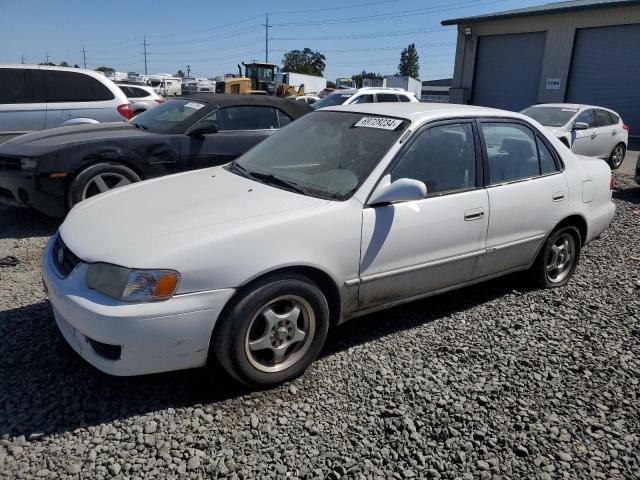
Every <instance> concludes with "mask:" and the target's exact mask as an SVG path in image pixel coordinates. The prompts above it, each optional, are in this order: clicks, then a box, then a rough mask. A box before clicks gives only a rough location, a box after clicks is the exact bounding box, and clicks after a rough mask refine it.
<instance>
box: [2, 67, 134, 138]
mask: <svg viewBox="0 0 640 480" xmlns="http://www.w3.org/2000/svg"><path fill="white" fill-rule="evenodd" d="M132 116H133V108H132V107H131V103H130V102H129V100H128V99H127V97H126V95H125V94H124V93H123V92H122V90H120V89H119V88H118V87H117V86H116V84H115V83H113V82H112V81H111V80H109V79H108V78H107V77H105V76H104V75H102V74H101V73H99V72H95V71H93V70H82V69H79V68H64V67H50V66H44V65H0V142H2V141H4V140H8V139H9V138H11V137H15V136H17V135H21V134H23V133H28V132H33V131H35V130H43V129H45V128H53V127H61V126H66V125H77V124H81V123H99V122H116V121H123V120H128V119H130V118H131V117H132Z"/></svg>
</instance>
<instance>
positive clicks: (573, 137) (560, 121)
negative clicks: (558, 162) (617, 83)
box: [520, 103, 629, 170]
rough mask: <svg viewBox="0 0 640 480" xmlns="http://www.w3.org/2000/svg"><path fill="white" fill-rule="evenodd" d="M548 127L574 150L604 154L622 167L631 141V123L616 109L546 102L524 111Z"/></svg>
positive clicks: (612, 166) (603, 156) (581, 153)
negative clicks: (622, 117)
mask: <svg viewBox="0 0 640 480" xmlns="http://www.w3.org/2000/svg"><path fill="white" fill-rule="evenodd" d="M520 113H523V114H525V115H528V116H529V117H531V118H533V119H534V120H536V121H537V122H538V123H541V124H542V125H544V126H545V127H547V128H548V129H549V130H551V132H552V133H553V134H554V135H555V136H556V137H558V139H560V141H561V142H562V143H564V144H565V145H566V146H567V147H569V148H570V149H571V151H572V152H573V153H577V154H579V155H586V156H588V157H597V158H602V159H604V160H606V161H607V162H609V165H610V166H611V168H612V169H613V170H615V169H617V168H620V165H622V162H623V161H624V156H625V154H626V152H627V145H628V143H629V127H628V126H626V125H625V124H624V122H623V121H622V119H621V118H620V115H618V114H617V113H616V112H614V111H613V110H609V109H608V108H604V107H595V106H593V105H577V104H573V103H543V104H540V105H534V106H531V107H529V108H525V109H524V110H522V112H520Z"/></svg>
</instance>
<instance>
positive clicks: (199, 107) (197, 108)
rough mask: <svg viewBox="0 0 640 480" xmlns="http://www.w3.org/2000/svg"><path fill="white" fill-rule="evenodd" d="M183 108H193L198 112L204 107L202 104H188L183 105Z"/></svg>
mask: <svg viewBox="0 0 640 480" xmlns="http://www.w3.org/2000/svg"><path fill="white" fill-rule="evenodd" d="M184 107H185V108H194V109H196V110H200V109H201V108H202V107H204V103H197V102H189V103H187V104H185V106H184Z"/></svg>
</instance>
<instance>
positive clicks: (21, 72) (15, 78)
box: [0, 68, 38, 104]
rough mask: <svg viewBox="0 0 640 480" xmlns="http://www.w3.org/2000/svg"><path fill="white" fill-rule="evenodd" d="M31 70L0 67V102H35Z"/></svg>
mask: <svg viewBox="0 0 640 480" xmlns="http://www.w3.org/2000/svg"><path fill="white" fill-rule="evenodd" d="M31 72H32V70H27V69H22V68H0V103H13V104H15V103H34V102H37V101H38V100H36V98H35V89H34V88H33V85H32V81H31V79H32V77H31Z"/></svg>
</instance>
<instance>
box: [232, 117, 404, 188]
mask: <svg viewBox="0 0 640 480" xmlns="http://www.w3.org/2000/svg"><path fill="white" fill-rule="evenodd" d="M378 118H379V117H372V116H371V115H365V114H361V113H350V112H330V111H327V112H325V111H320V112H313V113H310V114H307V115H305V116H304V117H302V118H300V119H298V120H296V121H295V122H293V123H291V125H289V126H288V127H287V128H285V129H282V130H280V131H279V132H277V133H275V134H274V135H272V136H271V137H269V138H267V139H266V140H264V141H262V142H260V143H259V144H258V145H257V146H255V147H253V148H252V149H251V150H249V151H248V152H247V153H245V154H244V155H242V156H241V157H240V158H239V159H238V160H237V164H238V165H239V166H240V167H242V169H243V171H244V172H246V175H247V176H249V177H251V176H252V175H253V178H256V179H259V178H262V179H263V180H264V178H265V176H269V178H270V179H271V181H272V182H273V184H274V185H276V181H274V179H277V180H279V182H278V183H280V184H281V183H282V181H285V182H290V183H292V184H295V185H296V186H297V188H299V189H301V190H302V191H304V192H305V193H306V194H309V195H315V196H320V197H327V198H334V199H343V198H346V197H348V196H349V195H350V194H351V193H353V191H354V190H355V189H356V188H358V186H359V185H360V184H361V183H362V182H363V181H364V180H365V179H366V178H367V176H368V175H369V174H370V172H371V170H372V169H373V168H374V167H375V166H376V165H377V164H378V162H379V161H380V160H381V159H382V158H383V157H384V155H385V154H386V152H387V151H388V150H389V148H390V147H391V146H392V145H393V144H394V143H395V142H396V141H397V140H398V138H399V136H400V135H401V134H402V132H403V131H404V130H405V129H406V126H407V124H408V122H407V121H405V120H397V119H390V118H387V117H384V118H383V120H385V121H386V122H387V128H375V127H372V126H371V125H372V123H375V120H376V119H378ZM372 119H373V120H372ZM358 122H362V123H360V124H359V123H358ZM389 123H391V124H394V123H395V126H393V127H392V128H388V124H389ZM230 168H231V169H233V167H232V166H230Z"/></svg>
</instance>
